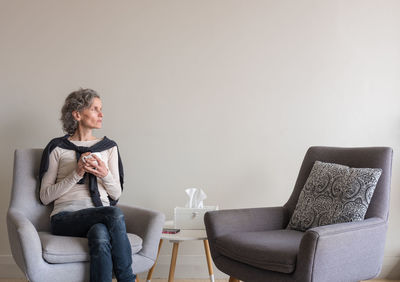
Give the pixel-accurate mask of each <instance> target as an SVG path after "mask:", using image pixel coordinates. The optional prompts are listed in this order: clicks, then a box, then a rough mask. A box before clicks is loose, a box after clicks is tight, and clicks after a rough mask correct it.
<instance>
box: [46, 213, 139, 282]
mask: <svg viewBox="0 0 400 282" xmlns="http://www.w3.org/2000/svg"><path fill="white" fill-rule="evenodd" d="M51 231H52V233H53V234H54V235H61V236H75V237H87V238H88V242H89V251H90V282H111V281H112V272H113V270H114V273H115V277H116V278H117V280H118V282H133V281H135V279H136V275H135V274H133V271H132V251H131V245H130V243H129V240H128V236H127V234H126V227H125V218H124V215H123V213H122V211H121V210H120V209H119V208H117V207H96V208H88V209H82V210H78V211H74V212H60V213H58V214H55V215H53V216H52V217H51Z"/></svg>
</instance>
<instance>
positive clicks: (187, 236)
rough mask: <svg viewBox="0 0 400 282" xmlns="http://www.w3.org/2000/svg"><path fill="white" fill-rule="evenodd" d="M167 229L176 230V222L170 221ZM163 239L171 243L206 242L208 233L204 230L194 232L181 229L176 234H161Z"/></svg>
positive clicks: (167, 222)
mask: <svg viewBox="0 0 400 282" xmlns="http://www.w3.org/2000/svg"><path fill="white" fill-rule="evenodd" d="M164 227H165V228H174V222H173V221H172V220H168V221H166V222H165V224H164ZM161 239H164V240H169V241H177V242H179V241H191V240H206V239H207V233H206V231H205V230H204V229H201V230H194V229H181V231H179V232H178V233H176V234H165V233H163V234H161Z"/></svg>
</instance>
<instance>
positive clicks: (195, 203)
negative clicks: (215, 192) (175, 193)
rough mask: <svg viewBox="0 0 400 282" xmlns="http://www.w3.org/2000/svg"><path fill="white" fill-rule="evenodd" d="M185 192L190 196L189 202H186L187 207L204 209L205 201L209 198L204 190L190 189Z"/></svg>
mask: <svg viewBox="0 0 400 282" xmlns="http://www.w3.org/2000/svg"><path fill="white" fill-rule="evenodd" d="M185 192H186V194H187V195H188V196H189V200H188V201H187V202H186V205H185V207H187V208H197V209H201V208H203V206H204V205H203V200H205V199H206V198H207V195H206V193H204V191H203V190H202V189H198V188H188V189H186V190H185Z"/></svg>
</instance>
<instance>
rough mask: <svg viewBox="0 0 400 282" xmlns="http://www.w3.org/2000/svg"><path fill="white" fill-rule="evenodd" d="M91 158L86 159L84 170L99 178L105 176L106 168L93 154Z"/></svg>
mask: <svg viewBox="0 0 400 282" xmlns="http://www.w3.org/2000/svg"><path fill="white" fill-rule="evenodd" d="M91 157H92V158H88V159H86V164H85V166H84V170H85V171H86V172H89V173H91V174H93V175H95V176H97V177H100V178H103V177H105V176H107V174H108V168H107V167H106V165H105V164H104V162H103V161H102V160H101V159H100V158H99V157H98V156H96V155H94V154H93V155H91ZM93 158H94V159H93Z"/></svg>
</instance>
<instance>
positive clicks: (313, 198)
mask: <svg viewBox="0 0 400 282" xmlns="http://www.w3.org/2000/svg"><path fill="white" fill-rule="evenodd" d="M381 173H382V169H376V168H351V167H348V166H344V165H339V164H333V163H324V162H320V161H316V162H315V163H314V166H313V168H312V170H311V173H310V175H309V177H308V179H307V181H306V183H305V184H304V187H303V190H302V191H301V193H300V196H299V199H298V202H297V205H296V208H295V210H294V212H293V215H292V217H291V219H290V222H289V225H288V228H289V229H295V230H299V231H306V230H307V229H309V228H313V227H317V226H323V225H328V224H334V223H344V222H353V221H361V220H363V219H364V216H365V214H366V212H367V209H368V206H369V203H370V201H371V198H372V195H373V193H374V190H375V187H376V184H377V182H378V180H379V177H380V175H381Z"/></svg>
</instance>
